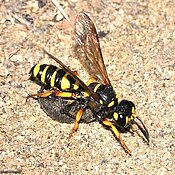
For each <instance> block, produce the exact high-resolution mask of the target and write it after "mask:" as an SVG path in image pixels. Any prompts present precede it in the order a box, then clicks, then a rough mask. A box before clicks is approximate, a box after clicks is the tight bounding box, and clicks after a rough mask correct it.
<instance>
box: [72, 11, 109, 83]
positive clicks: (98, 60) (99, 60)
mask: <svg viewBox="0 0 175 175" xmlns="http://www.w3.org/2000/svg"><path fill="white" fill-rule="evenodd" d="M74 27H75V34H76V39H77V42H78V45H79V46H80V48H81V49H82V51H83V53H84V55H85V58H86V60H85V61H87V60H89V62H90V66H91V69H92V67H93V72H94V74H96V77H97V78H98V76H99V77H100V80H101V81H102V82H103V83H104V84H106V85H107V84H109V85H110V80H109V78H108V75H107V71H106V67H105V64H104V61H103V57H102V52H101V49H100V43H99V38H98V34H97V31H96V28H95V26H94V23H93V22H92V20H91V19H90V17H89V16H88V15H87V14H86V13H84V12H81V13H80V14H79V15H78V16H77V19H76V22H75V24H74ZM80 59H81V58H80ZM98 79H99V78H98Z"/></svg>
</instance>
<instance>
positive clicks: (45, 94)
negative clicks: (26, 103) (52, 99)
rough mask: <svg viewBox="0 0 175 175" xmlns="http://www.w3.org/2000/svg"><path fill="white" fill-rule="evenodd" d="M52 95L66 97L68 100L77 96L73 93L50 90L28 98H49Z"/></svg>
mask: <svg viewBox="0 0 175 175" xmlns="http://www.w3.org/2000/svg"><path fill="white" fill-rule="evenodd" d="M52 94H54V95H55V96H57V97H65V98H66V97H67V98H70V97H75V94H74V93H71V92H60V91H58V90H49V91H46V92H39V93H37V94H30V95H28V97H27V98H30V97H48V96H50V95H52Z"/></svg>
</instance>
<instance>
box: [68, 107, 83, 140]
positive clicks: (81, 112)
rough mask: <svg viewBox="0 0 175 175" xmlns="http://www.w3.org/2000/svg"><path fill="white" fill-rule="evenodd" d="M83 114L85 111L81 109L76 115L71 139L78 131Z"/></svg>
mask: <svg viewBox="0 0 175 175" xmlns="http://www.w3.org/2000/svg"><path fill="white" fill-rule="evenodd" d="M83 113H84V109H83V108H81V109H80V110H79V111H78V113H77V115H76V118H75V123H74V127H73V128H72V131H71V132H70V134H69V139H70V138H71V137H72V134H73V133H74V132H76V131H77V129H78V123H79V121H80V119H81V117H82V116H83Z"/></svg>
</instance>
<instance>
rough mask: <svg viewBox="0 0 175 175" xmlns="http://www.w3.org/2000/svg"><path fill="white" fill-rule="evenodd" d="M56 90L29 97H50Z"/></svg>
mask: <svg viewBox="0 0 175 175" xmlns="http://www.w3.org/2000/svg"><path fill="white" fill-rule="evenodd" d="M54 91H55V90H49V91H47V92H41V93H37V94H30V95H28V98H29V97H48V96H49V95H51V94H53V93H54Z"/></svg>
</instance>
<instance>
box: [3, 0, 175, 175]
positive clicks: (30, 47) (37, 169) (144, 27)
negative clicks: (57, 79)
mask: <svg viewBox="0 0 175 175" xmlns="http://www.w3.org/2000/svg"><path fill="white" fill-rule="evenodd" d="M24 2H25V1H24ZM27 2H28V3H22V2H20V1H17V0H13V1H3V2H1V6H0V173H2V172H3V171H4V170H17V171H18V170H19V172H20V171H22V172H21V174H66V175H68V174H77V175H81V174H85V175H86V174H88V175H91V174H135V175H136V174H137V175H140V174H149V175H157V174H162V175H164V174H166V175H167V174H170V175H172V174H173V173H174V174H175V170H174V169H175V129H174V128H175V3H174V1H168V0H164V1H158V0H154V1H134V0H133V1H119V0H113V1H108V0H107V1H97V0H96V1H95V0H93V1H92V2H91V3H87V2H84V1H73V0H72V1H69V2H67V1H61V3H62V4H63V7H64V9H65V11H66V12H67V13H68V14H69V15H70V16H71V19H74V17H75V15H76V14H77V13H78V12H79V11H81V10H83V9H84V10H85V11H88V12H89V14H90V15H91V17H92V19H93V21H95V25H96V26H97V28H98V30H99V31H104V32H109V33H108V34H107V35H106V36H105V37H104V38H101V39H100V42H101V47H102V51H103V55H104V59H105V63H106V66H107V71H108V74H109V77H110V79H111V82H112V84H113V86H114V88H115V90H116V92H118V93H119V94H120V98H121V99H122V98H127V99H129V100H132V101H134V102H135V103H136V107H137V113H138V114H139V115H140V118H142V120H143V121H144V123H145V125H146V126H147V128H148V130H149V133H150V146H147V145H146V144H145V143H144V142H143V140H142V139H141V138H140V137H139V136H138V135H137V134H135V135H134V136H131V134H130V133H126V134H122V137H123V139H124V140H125V141H126V144H127V145H128V147H129V148H130V149H131V150H132V156H128V155H127V154H126V153H125V152H124V150H123V149H122V147H121V146H120V144H119V143H118V142H117V140H115V138H114V136H113V135H112V133H111V132H110V131H107V130H106V129H105V128H103V127H102V126H101V125H100V124H99V123H97V122H95V123H91V124H80V127H79V130H78V132H77V133H76V134H75V135H74V136H73V137H72V139H71V141H70V142H68V140H67V137H68V134H69V132H70V129H71V127H72V126H73V124H65V123H59V122H57V121H54V120H52V119H51V118H50V117H48V116H47V115H46V114H45V113H44V112H43V110H42V109H41V108H40V106H39V104H38V103H37V101H35V100H32V99H30V100H29V101H28V102H26V98H25V97H26V96H27V95H28V93H32V92H36V91H37V90H38V89H39V87H38V86H37V85H35V84H34V83H32V82H31V81H28V77H29V75H28V72H29V70H30V68H31V67H32V66H33V65H34V64H36V63H38V62H40V63H52V64H56V63H55V62H54V61H53V60H51V59H50V58H48V57H46V56H45V55H43V52H42V51H41V50H39V49H38V47H36V44H43V45H44V46H45V48H47V49H48V50H49V51H50V52H52V53H54V54H55V55H56V56H57V57H58V58H59V59H61V61H63V62H64V63H65V64H66V65H70V67H71V68H72V69H76V70H79V72H80V74H81V75H82V77H84V79H87V77H86V78H85V76H86V74H85V72H84V71H82V69H81V68H80V69H79V67H78V65H79V62H78V61H76V58H75V54H74V53H73V46H74V41H73V36H72V35H73V31H72V29H71V27H70V26H69V25H68V24H67V22H66V21H65V20H63V21H62V22H55V21H53V18H54V15H55V12H56V9H55V6H54V5H53V4H52V3H51V2H50V1H48V3H47V4H46V6H44V7H43V8H38V5H37V1H36V2H35V1H33V3H32V2H31V1H27ZM22 14H30V15H31V16H32V17H33V20H34V24H33V25H31V24H30V23H27V22H26V21H25V19H24V18H23V17H22ZM59 17H60V16H58V18H59ZM19 21H20V22H19Z"/></svg>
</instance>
